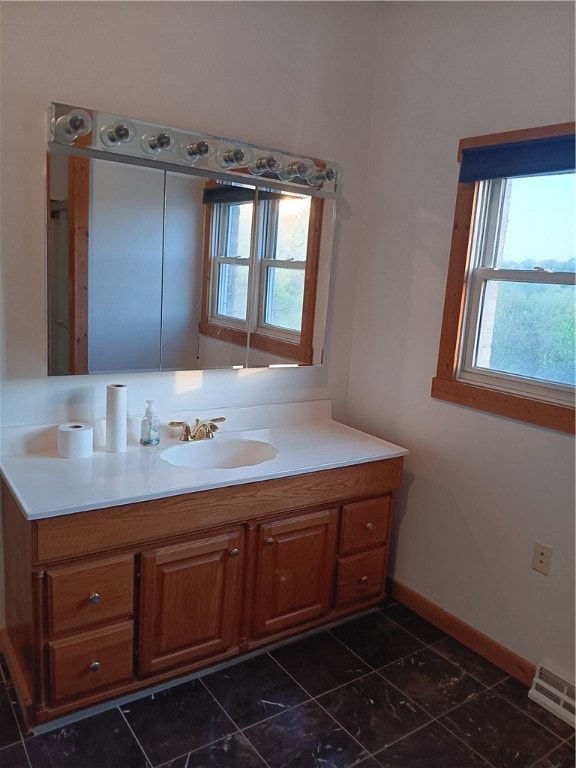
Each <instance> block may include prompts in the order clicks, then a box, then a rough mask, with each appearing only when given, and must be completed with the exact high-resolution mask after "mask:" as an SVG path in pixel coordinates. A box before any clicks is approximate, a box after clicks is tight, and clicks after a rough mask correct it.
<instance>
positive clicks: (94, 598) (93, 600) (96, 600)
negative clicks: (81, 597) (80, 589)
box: [88, 592, 102, 605]
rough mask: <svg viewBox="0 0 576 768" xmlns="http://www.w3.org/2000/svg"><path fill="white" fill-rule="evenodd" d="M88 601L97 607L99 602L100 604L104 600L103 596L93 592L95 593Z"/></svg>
mask: <svg viewBox="0 0 576 768" xmlns="http://www.w3.org/2000/svg"><path fill="white" fill-rule="evenodd" d="M88 600H90V602H91V603H94V605H95V604H96V603H99V602H100V600H102V596H101V595H99V594H98V592H93V593H92V594H91V595H90V597H89V598H88Z"/></svg>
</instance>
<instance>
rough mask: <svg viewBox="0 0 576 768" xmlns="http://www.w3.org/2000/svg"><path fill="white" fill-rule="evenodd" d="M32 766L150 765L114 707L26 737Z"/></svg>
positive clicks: (138, 767) (123, 767)
mask: <svg viewBox="0 0 576 768" xmlns="http://www.w3.org/2000/svg"><path fill="white" fill-rule="evenodd" d="M26 749H27V750H28V755H29V757H30V764H31V766H32V768H149V766H150V763H149V762H148V761H147V760H146V758H145V756H144V753H143V752H142V750H141V749H140V747H139V745H138V743H137V741H136V739H135V738H134V736H133V735H132V734H131V733H130V729H129V728H128V726H127V725H126V722H125V720H124V718H123V717H122V715H121V714H120V712H119V711H118V710H117V709H109V710H107V711H106V712H102V713H100V714H98V715H94V716H93V717H88V718H86V719H85V720H78V721H77V722H75V723H73V724H72V725H66V726H64V727H63V728H57V729H55V730H54V731H49V732H48V733H43V734H41V735H40V736H33V737H32V738H30V739H28V740H27V741H26Z"/></svg>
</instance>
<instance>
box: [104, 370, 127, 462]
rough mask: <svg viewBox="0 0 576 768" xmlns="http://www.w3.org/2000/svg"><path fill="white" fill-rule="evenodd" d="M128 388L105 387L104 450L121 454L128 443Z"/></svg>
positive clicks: (121, 386) (117, 386) (116, 385)
mask: <svg viewBox="0 0 576 768" xmlns="http://www.w3.org/2000/svg"><path fill="white" fill-rule="evenodd" d="M127 402H128V387H127V386H126V384H109V385H108V387H106V450H107V451H108V453H122V452H123V451H125V450H126V445H127V442H128V414H127Z"/></svg>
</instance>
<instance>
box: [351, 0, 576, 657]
mask: <svg viewBox="0 0 576 768" xmlns="http://www.w3.org/2000/svg"><path fill="white" fill-rule="evenodd" d="M378 50H379V59H378V65H377V82H376V90H375V110H374V123H373V131H372V142H371V147H370V149H371V157H372V161H373V170H372V171H371V173H370V175H369V177H368V179H367V183H368V185H369V186H368V200H369V202H368V204H367V205H366V215H365V225H364V232H365V237H364V240H363V246H364V247H363V248H362V249H359V252H360V253H361V254H362V256H361V258H362V265H361V269H360V275H359V283H358V300H357V308H356V321H355V334H354V344H353V354H352V366H351V370H350V383H349V411H348V420H349V422H350V423H353V424H354V425H356V426H359V427H361V428H365V429H367V430H370V431H372V432H375V433H377V434H378V435H380V436H387V437H388V438H390V439H392V440H395V441H397V442H399V443H401V444H404V445H406V446H407V447H408V448H410V449H411V455H410V457H409V458H408V461H407V474H406V478H405V483H404V487H403V492H402V495H401V498H400V499H399V502H398V504H397V506H396V512H397V517H396V539H395V552H394V556H393V575H394V577H395V578H396V579H398V580H399V581H400V582H402V583H404V584H406V585H407V586H408V587H411V588H412V589H414V590H416V591H417V592H418V593H420V594H422V595H424V596H425V597H427V598H429V599H430V600H432V601H433V602H435V603H437V604H438V605H440V606H442V607H443V608H444V609H445V610H447V611H449V612H452V613H454V614H455V615H456V616H458V617H459V618H460V619H462V620H463V621H465V622H467V623H469V624H471V625H472V626H473V627H475V628H477V629H478V630H480V631H481V632H484V633H485V634H487V635H489V636H490V637H492V638H493V639H495V640H496V641H498V642H500V643H502V644H503V645H505V646H507V647H508V648H510V649H512V650H514V651H515V652H517V653H518V654H520V655H521V656H523V657H524V658H526V659H528V660H530V661H532V662H539V661H542V660H548V662H549V663H552V664H553V665H555V666H558V667H560V668H561V669H563V670H565V671H567V672H570V671H572V670H573V669H574V443H573V439H572V438H571V437H569V436H566V435H563V434H559V433H555V432H551V431H549V430H546V429H541V428H538V427H532V426H528V425H525V424H522V423H518V422H514V421H511V420H508V419H504V418H499V417H496V416H491V415H489V414H485V413H482V412H480V411H474V410H470V409H467V408H462V407H459V406H455V405H450V404H448V403H444V402H440V401H437V400H433V399H431V397H430V385H431V380H432V377H433V375H434V373H435V370H436V356H437V352H438V341H439V334H440V324H441V318H442V308H443V301H444V286H445V278H446V271H447V265H448V255H449V247H450V238H451V227H452V218H453V210H454V199H455V193H456V180H457V171H458V167H457V163H456V154H457V147H458V140H459V139H460V138H462V137H465V136H475V135H481V134H485V133H491V132H498V131H506V130H514V129H519V128H528V127H531V126H537V125H544V124H551V123H560V122H564V121H567V120H573V119H574V9H573V6H572V4H570V3H553V2H544V3H520V4H517V3H468V2H465V3H442V2H440V3H391V4H385V5H384V6H383V7H382V9H381V23H380V39H379V45H378ZM535 540H538V541H541V542H544V543H547V544H549V545H551V546H552V547H553V548H554V555H553V562H552V570H551V574H550V576H549V577H545V576H542V575H540V574H538V573H536V572H535V571H533V570H531V567H530V566H531V559H532V547H533V543H534V541H535Z"/></svg>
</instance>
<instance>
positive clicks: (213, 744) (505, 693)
mask: <svg viewBox="0 0 576 768" xmlns="http://www.w3.org/2000/svg"><path fill="white" fill-rule="evenodd" d="M0 667H1V668H2V671H3V678H4V683H1V682H0V768H152V767H153V768H160V767H161V768H349V766H358V768H490V767H491V768H574V764H575V763H574V730H573V729H572V728H571V727H570V726H569V725H567V724H566V723H564V722H563V721H562V720H559V719H558V718H556V717H554V716H552V715H551V714H549V713H548V712H546V710H544V709H542V708H541V707H539V706H538V705H536V704H535V703H534V702H532V701H530V700H529V699H528V697H527V693H528V691H527V689H526V688H525V687H524V686H522V685H520V684H519V683H518V682H516V681H515V680H513V679H512V678H510V677H508V676H507V675H506V674H505V673H503V672H501V671H500V670H499V669H497V668H496V667H494V666H492V665H491V664H489V663H488V662H486V661H484V660H483V659H481V658H480V657H479V656H477V655H476V654H474V653H472V652H471V651H469V650H467V649H466V648H464V647H463V646H461V645H459V644H458V643H457V642H456V641H454V640H452V639H451V638H449V637H447V636H446V635H444V634H443V633H442V632H440V631H439V630H437V629H436V628H435V627H433V626H432V625H430V624H428V623H426V622H425V621H423V620H422V619H420V618H419V617H418V616H416V615H415V614H413V613H411V612H410V611H408V610H407V609H406V608H404V607H403V606H401V605H397V604H389V605H387V606H385V607H383V608H382V609H381V610H380V611H378V612H375V613H372V614H370V615H368V616H364V617H362V618H359V619H356V620H353V621H351V622H348V623H347V624H343V625H341V626H339V627H336V628H334V629H332V630H331V631H325V632H322V633H321V634H318V635H314V636H312V637H308V638H306V639H303V640H299V641H296V642H294V643H292V644H290V645H285V646H283V647H281V648H277V649H276V650H272V651H270V652H269V653H264V654H262V655H260V656H257V657H255V658H251V659H248V660H244V661H240V662H238V663H237V664H235V665H234V666H230V667H228V668H226V669H223V670H220V671H218V672H213V673H211V674H206V675H204V676H203V677H201V678H198V679H196V680H193V681H190V682H186V683H182V684H180V685H175V686H174V687H173V688H170V689H167V690H165V691H162V692H161V693H156V694H154V695H147V696H143V697H142V698H139V699H138V700H136V701H133V702H131V703H130V704H126V705H124V706H121V707H115V708H112V709H109V710H106V711H104V712H102V713H100V714H97V715H93V716H91V717H87V718H85V719H82V720H78V721H76V722H75V723H73V724H72V725H68V726H65V727H61V728H57V729H54V730H52V731H49V732H47V733H44V734H41V735H37V736H33V735H30V734H24V735H22V733H21V728H20V726H19V724H18V723H19V720H18V719H17V718H16V715H15V707H14V704H13V702H14V696H13V689H12V686H11V683H10V680H9V679H8V673H7V669H6V667H5V665H2V664H1V663H0Z"/></svg>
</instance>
